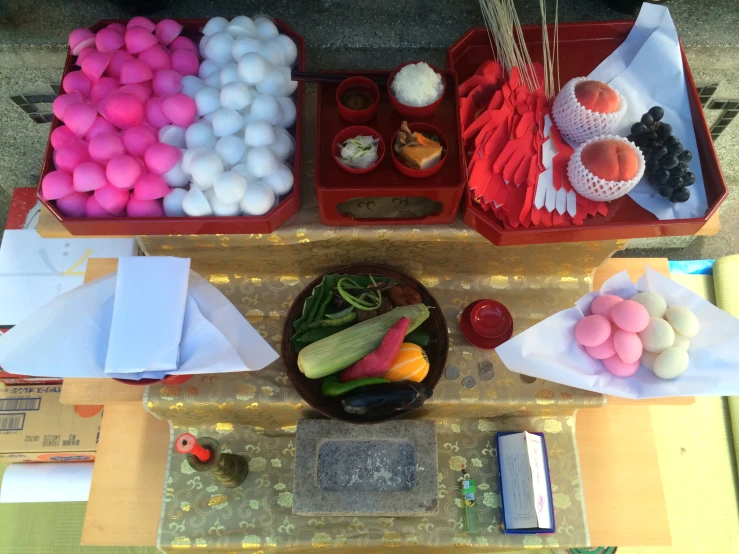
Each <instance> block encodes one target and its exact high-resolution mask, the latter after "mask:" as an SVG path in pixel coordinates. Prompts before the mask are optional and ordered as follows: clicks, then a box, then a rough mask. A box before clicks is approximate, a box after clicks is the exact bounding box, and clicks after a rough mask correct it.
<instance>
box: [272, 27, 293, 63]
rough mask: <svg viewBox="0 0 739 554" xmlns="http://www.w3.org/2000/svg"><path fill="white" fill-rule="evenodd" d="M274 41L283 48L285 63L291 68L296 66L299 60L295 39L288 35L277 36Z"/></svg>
mask: <svg viewBox="0 0 739 554" xmlns="http://www.w3.org/2000/svg"><path fill="white" fill-rule="evenodd" d="M274 41H275V42H276V43H277V44H279V45H280V48H282V53H283V54H285V63H286V64H287V65H290V66H291V65H292V64H294V63H295V61H296V60H297V59H298V47H297V46H296V45H295V43H294V42H293V39H291V38H290V37H289V36H287V35H277V36H276V37H275V38H274Z"/></svg>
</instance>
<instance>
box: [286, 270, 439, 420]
mask: <svg viewBox="0 0 739 554" xmlns="http://www.w3.org/2000/svg"><path fill="white" fill-rule="evenodd" d="M363 273H364V274H367V273H371V274H372V275H384V276H386V277H390V278H392V279H395V280H396V281H400V282H401V283H403V284H405V285H408V286H410V287H412V288H413V289H415V290H416V291H418V293H419V294H420V295H421V298H422V299H423V303H424V304H426V306H428V307H429V311H430V312H431V314H430V315H429V317H428V319H427V320H426V321H424V322H423V323H422V324H421V326H420V327H419V329H423V330H424V331H426V332H427V333H428V334H429V336H430V337H431V342H430V343H429V345H428V346H426V347H425V348H424V350H425V351H426V354H427V355H428V358H429V364H430V368H429V372H428V375H426V378H425V379H424V380H423V381H421V383H422V384H423V385H424V386H425V387H426V388H427V389H428V391H429V392H431V391H433V390H434V387H436V384H437V383H438V382H439V379H440V378H441V375H442V374H443V373H444V367H445V366H446V356H447V352H448V351H449V336H448V334H447V326H446V320H445V319H444V314H443V313H442V311H441V307H440V306H439V304H438V303H437V302H436V299H434V297H433V296H431V294H430V293H429V291H428V290H426V288H425V287H424V286H423V285H422V284H421V283H419V282H418V281H416V280H415V279H414V278H413V277H410V276H408V275H405V274H403V273H399V272H398V271H395V270H393V269H390V268H388V267H384V266H378V265H352V266H347V267H341V268H339V269H336V270H334V271H329V272H328V273H327V274H340V275H355V274H363ZM323 277H324V275H321V276H320V277H319V278H318V279H316V280H315V281H313V282H312V283H311V284H310V285H308V286H307V287H306V288H305V289H303V291H302V292H301V293H300V294H299V295H298V297H297V298H296V299H295V302H293V305H292V306H290V309H289V310H288V312H287V319H286V320H285V327H284V329H283V331H282V360H283V362H284V363H285V370H286V371H287V377H288V378H289V379H290V382H291V383H292V385H293V387H295V390H296V391H298V394H299V395H300V396H301V397H302V398H303V400H305V401H306V402H307V403H308V404H310V405H311V406H312V407H313V408H315V409H316V410H318V411H319V412H321V413H322V414H323V415H325V416H327V417H330V418H333V419H338V420H341V421H348V422H349V423H379V422H381V421H386V420H388V419H394V418H396V417H400V416H402V415H405V414H406V413H408V411H406V412H399V413H397V414H394V415H393V416H389V417H380V418H368V417H360V416H355V415H351V414H347V413H346V412H344V410H342V409H341V397H340V396H336V397H328V396H324V395H323V393H322V392H321V382H322V381H323V379H308V378H307V377H306V376H305V375H303V374H302V373H301V372H300V369H298V353H297V352H296V351H295V348H293V345H292V341H291V339H292V336H293V333H294V332H295V329H294V328H293V323H294V322H295V320H296V319H298V318H299V317H300V316H301V314H302V313H303V304H304V303H305V301H306V299H308V298H309V297H310V295H311V293H312V292H313V289H314V288H315V287H316V286H317V285H319V284H320V283H321V281H322V280H323ZM409 411H412V410H409Z"/></svg>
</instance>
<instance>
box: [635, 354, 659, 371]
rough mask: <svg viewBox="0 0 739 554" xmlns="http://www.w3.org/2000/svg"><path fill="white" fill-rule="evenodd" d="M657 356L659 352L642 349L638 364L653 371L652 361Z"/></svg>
mask: <svg viewBox="0 0 739 554" xmlns="http://www.w3.org/2000/svg"><path fill="white" fill-rule="evenodd" d="M657 356H659V354H655V353H654V352H650V351H649V350H644V351H643V352H642V354H641V359H640V360H639V364H641V365H643V366H644V367H646V368H647V369H648V370H649V371H654V362H655V360H656V359H657Z"/></svg>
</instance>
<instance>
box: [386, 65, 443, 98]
mask: <svg viewBox="0 0 739 554" xmlns="http://www.w3.org/2000/svg"><path fill="white" fill-rule="evenodd" d="M390 89H391V91H392V93H393V96H395V98H397V99H398V101H399V102H400V103H401V104H405V105H406V106H413V107H416V108H421V107H423V106H428V105H429V104H433V103H434V102H436V100H438V99H439V97H440V96H441V95H442V93H443V92H444V83H443V81H442V80H441V75H439V74H438V73H437V72H436V71H434V70H433V69H431V67H430V66H429V65H428V64H426V63H423V62H421V63H413V64H409V65H406V66H405V67H403V68H402V69H401V70H400V71H398V73H396V74H395V78H394V79H393V82H392V83H391V85H390Z"/></svg>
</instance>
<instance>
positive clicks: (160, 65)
mask: <svg viewBox="0 0 739 554" xmlns="http://www.w3.org/2000/svg"><path fill="white" fill-rule="evenodd" d="M139 60H141V61H142V62H144V63H145V64H146V65H148V66H149V67H150V68H151V70H152V71H159V70H161V69H169V68H170V67H172V62H171V61H170V59H169V52H167V50H166V49H165V48H164V46H161V45H160V44H155V45H154V46H150V47H149V48H147V49H146V50H144V51H143V52H141V54H139Z"/></svg>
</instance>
